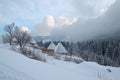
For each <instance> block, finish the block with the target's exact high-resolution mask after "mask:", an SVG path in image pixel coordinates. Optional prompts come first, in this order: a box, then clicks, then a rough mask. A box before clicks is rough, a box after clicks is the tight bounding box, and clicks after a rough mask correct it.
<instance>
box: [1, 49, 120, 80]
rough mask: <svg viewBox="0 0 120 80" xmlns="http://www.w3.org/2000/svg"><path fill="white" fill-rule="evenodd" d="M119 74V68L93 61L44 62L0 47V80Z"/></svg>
mask: <svg viewBox="0 0 120 80" xmlns="http://www.w3.org/2000/svg"><path fill="white" fill-rule="evenodd" d="M49 60H50V59H49ZM5 65H7V67H6V66H5ZM107 69H110V70H111V72H109V71H107ZM6 72H8V74H7V73H6ZM119 74H120V68H115V67H109V66H106V67H105V66H101V65H98V64H97V63H95V62H85V61H84V62H82V63H81V64H75V63H72V62H65V61H60V60H56V59H55V60H52V61H49V62H46V63H44V62H40V61H37V60H33V59H30V58H28V57H26V56H24V55H22V54H20V53H17V52H14V51H11V50H9V49H5V48H2V47H0V80H32V79H34V80H119V79H120V76H119ZM1 75H2V76H1ZM11 75H14V76H11ZM19 75H20V76H19ZM4 76H5V77H6V76H8V77H9V76H10V79H9V78H3V77H4Z"/></svg>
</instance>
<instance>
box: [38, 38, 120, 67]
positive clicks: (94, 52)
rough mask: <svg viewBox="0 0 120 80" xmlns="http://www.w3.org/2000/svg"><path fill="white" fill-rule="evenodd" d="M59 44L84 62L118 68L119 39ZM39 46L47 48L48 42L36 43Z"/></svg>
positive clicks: (119, 58)
mask: <svg viewBox="0 0 120 80" xmlns="http://www.w3.org/2000/svg"><path fill="white" fill-rule="evenodd" d="M53 42H54V44H57V43H58V42H61V43H62V44H63V45H64V46H65V48H66V49H67V50H68V51H69V53H71V54H72V55H75V56H80V57H82V58H83V59H84V60H86V61H94V62H97V63H99V64H101V65H105V66H107V65H108V66H116V67H119V66H120V39H106V40H91V41H85V42H74V43H73V42H72V43H71V42H66V41H53ZM37 44H38V45H39V46H42V47H45V48H47V47H48V45H49V44H50V42H44V43H43V42H42V41H39V42H37Z"/></svg>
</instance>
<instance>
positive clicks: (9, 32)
mask: <svg viewBox="0 0 120 80" xmlns="http://www.w3.org/2000/svg"><path fill="white" fill-rule="evenodd" d="M14 27H15V24H14V23H12V24H9V25H6V26H5V27H4V30H5V32H6V33H7V34H6V35H7V36H8V37H7V39H8V41H9V43H10V45H11V44H12V39H13V37H14Z"/></svg>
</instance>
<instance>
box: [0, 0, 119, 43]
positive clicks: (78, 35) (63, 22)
mask: <svg viewBox="0 0 120 80" xmlns="http://www.w3.org/2000/svg"><path fill="white" fill-rule="evenodd" d="M119 5H120V1H119V0H0V31H1V32H2V28H3V27H4V26H5V25H6V24H10V23H12V22H15V24H16V25H18V26H21V27H24V28H23V29H26V28H28V29H29V30H30V32H31V35H32V36H51V37H53V38H54V37H60V36H61V37H62V38H63V39H65V40H67V39H68V40H69V39H70V38H71V37H72V38H73V39H74V40H76V41H77V40H87V39H91V38H93V37H95V36H99V35H104V34H109V33H112V32H114V31H116V30H118V29H120V26H119V20H120V16H119V14H120V9H119V8H120V6H119Z"/></svg>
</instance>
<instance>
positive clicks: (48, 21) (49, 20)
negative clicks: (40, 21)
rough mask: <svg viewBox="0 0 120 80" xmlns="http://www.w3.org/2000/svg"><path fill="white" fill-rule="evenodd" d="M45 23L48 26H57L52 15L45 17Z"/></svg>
mask: <svg viewBox="0 0 120 80" xmlns="http://www.w3.org/2000/svg"><path fill="white" fill-rule="evenodd" d="M44 23H45V24H46V25H47V26H48V27H51V28H53V27H55V20H54V18H53V17H52V16H46V17H45V19H44Z"/></svg>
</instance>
